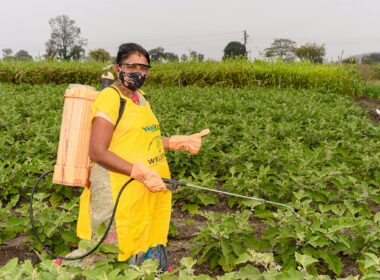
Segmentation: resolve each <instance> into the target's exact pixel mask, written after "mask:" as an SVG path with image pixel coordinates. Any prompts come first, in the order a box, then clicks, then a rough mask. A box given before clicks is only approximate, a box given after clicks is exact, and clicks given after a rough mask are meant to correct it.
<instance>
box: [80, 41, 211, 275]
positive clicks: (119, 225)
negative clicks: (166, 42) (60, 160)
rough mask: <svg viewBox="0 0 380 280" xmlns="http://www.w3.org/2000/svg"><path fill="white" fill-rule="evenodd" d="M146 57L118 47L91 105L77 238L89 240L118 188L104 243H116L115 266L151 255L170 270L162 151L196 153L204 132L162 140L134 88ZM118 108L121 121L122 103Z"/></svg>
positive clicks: (166, 172)
mask: <svg viewBox="0 0 380 280" xmlns="http://www.w3.org/2000/svg"><path fill="white" fill-rule="evenodd" d="M150 68H151V66H150V58H149V54H148V52H147V51H146V50H145V49H144V48H142V47H141V46H140V45H138V44H134V43H128V44H123V45H121V46H120V47H119V51H118V54H117V57H116V64H115V65H114V68H113V69H114V71H115V73H117V81H116V82H115V83H114V84H113V85H112V86H111V87H108V88H106V89H104V90H103V91H102V92H100V94H99V95H98V97H97V99H96V100H95V102H94V104H93V107H92V127H91V140H90V158H91V160H92V161H93V162H94V165H93V167H92V169H91V176H90V181H91V187H90V188H86V189H85V190H84V192H83V194H82V196H81V201H80V211H79V218H78V225H77V234H78V236H79V237H80V238H82V239H86V240H90V239H92V238H93V237H94V232H95V231H96V229H97V228H98V227H99V226H100V225H102V224H107V222H108V221H109V219H110V217H111V213H112V209H113V207H114V202H115V200H116V196H117V194H118V193H119V190H120V189H121V187H122V186H123V184H124V183H125V182H126V181H128V180H129V179H130V178H133V179H135V180H134V181H133V182H132V183H130V184H129V185H128V187H127V188H126V189H125V190H124V192H123V194H122V195H121V197H120V202H119V205H118V208H117V212H116V215H115V222H114V225H113V227H112V228H111V232H110V234H109V235H108V237H107V239H106V241H105V242H106V243H111V244H115V245H118V247H119V249H120V253H119V257H118V259H119V261H125V260H128V259H130V263H132V264H137V265H138V264H140V263H141V262H142V261H143V260H144V259H145V258H157V259H158V260H159V263H160V265H159V269H161V270H162V271H166V270H167V269H168V264H167V257H166V256H167V254H166V249H165V246H166V243H167V236H168V231H169V223H170V214H171V196H172V194H171V192H170V191H168V190H167V188H166V186H165V184H164V182H163V181H162V179H161V178H170V172H169V167H168V163H167V161H166V157H165V153H164V150H165V149H173V150H179V149H182V150H187V151H189V152H191V153H192V154H197V153H198V152H199V149H200V147H201V138H202V136H204V135H207V134H208V133H209V130H208V129H207V130H204V131H202V132H200V133H196V134H193V135H189V136H186V135H175V136H172V137H170V138H165V137H161V132H160V127H159V123H158V121H157V119H156V117H155V115H154V114H153V112H152V110H151V107H150V104H149V102H147V99H146V97H145V94H144V92H143V91H142V90H139V88H140V87H141V86H142V85H143V84H144V82H145V79H146V78H147V75H148V73H149V69H150ZM122 100H125V107H124V111H123V112H122V115H121V118H120V119H119V110H120V106H121V103H122V102H121V101H122Z"/></svg>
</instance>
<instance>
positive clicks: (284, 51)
mask: <svg viewBox="0 0 380 280" xmlns="http://www.w3.org/2000/svg"><path fill="white" fill-rule="evenodd" d="M295 49H296V42H294V41H292V40H289V39H275V40H274V41H273V43H272V44H271V46H270V47H269V48H266V49H265V50H264V55H265V56H266V57H277V58H280V59H282V60H285V61H293V60H294V59H295Z"/></svg>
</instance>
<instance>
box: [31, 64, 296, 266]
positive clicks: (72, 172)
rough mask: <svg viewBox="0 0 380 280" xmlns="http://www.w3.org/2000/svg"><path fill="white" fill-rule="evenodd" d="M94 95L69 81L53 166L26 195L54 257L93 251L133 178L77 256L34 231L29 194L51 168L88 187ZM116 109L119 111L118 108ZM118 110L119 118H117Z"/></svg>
mask: <svg viewBox="0 0 380 280" xmlns="http://www.w3.org/2000/svg"><path fill="white" fill-rule="evenodd" d="M111 67H112V65H109V66H106V67H104V68H103V71H104V72H103V74H102V84H101V89H103V88H105V87H108V86H110V85H111V84H112V83H113V82H114V77H113V74H112V73H111V72H109V71H108V70H109V69H110V68H111ZM97 95H98V91H96V90H95V88H93V87H90V86H85V85H77V84H71V85H69V87H68V89H67V90H66V91H65V95H64V106H63V116H62V124H61V131H60V138H59V145H58V154H57V162H56V165H55V166H54V170H50V171H47V172H45V173H44V174H42V175H41V176H40V177H39V178H38V179H37V180H36V183H35V184H34V186H33V189H32V192H31V196H30V202H29V205H30V208H29V214H30V221H31V224H32V228H33V232H34V235H35V236H36V239H37V241H38V242H39V243H40V244H41V246H42V247H43V248H44V249H45V250H46V251H47V252H48V253H49V254H50V255H52V256H54V257H56V258H57V259H59V260H79V259H82V258H85V257H87V256H89V255H90V254H92V253H93V252H95V250H96V249H97V248H99V246H100V245H101V244H102V243H103V241H104V240H105V239H106V237H107V235H108V232H109V230H110V229H111V226H112V222H113V220H114V218H115V214H116V210H117V206H118V204H119V199H120V196H121V194H122V193H123V191H124V189H125V188H126V187H127V186H128V185H129V183H131V182H132V181H133V179H129V180H128V181H127V182H125V184H124V185H123V186H122V187H121V189H120V191H119V193H118V195H117V198H116V201H115V206H114V208H113V211H112V215H111V218H110V221H109V223H108V226H107V229H106V231H105V233H104V235H103V236H102V238H101V239H100V240H99V241H98V243H97V244H96V245H95V247H94V248H93V249H91V250H90V251H88V252H87V253H85V254H83V255H81V256H77V257H64V256H59V255H57V254H55V253H53V252H52V251H51V250H50V249H49V248H48V247H47V246H45V245H44V244H43V243H42V241H41V239H40V236H39V234H38V232H37V229H36V226H35V221H34V217H33V197H34V194H35V192H36V191H37V190H38V185H39V183H40V182H41V181H42V180H44V179H45V178H46V177H47V176H48V175H49V174H51V173H52V172H54V174H53V183H54V184H60V185H66V186H82V187H90V181H89V177H90V165H91V163H90V161H89V156H88V154H89V144H90V132H91V131H90V125H89V124H90V118H91V107H92V104H93V102H94V101H95V99H96V97H97ZM119 112H120V111H119ZM121 113H122V112H121ZM120 117H121V116H120V114H119V118H120ZM163 181H164V183H165V184H167V188H168V189H169V190H171V191H173V192H175V191H177V189H178V187H179V186H185V187H190V188H195V189H199V190H203V191H209V192H215V193H219V194H224V195H229V196H234V197H239V198H243V199H249V200H254V201H258V202H262V203H267V204H272V205H275V206H282V207H285V208H287V209H289V210H290V211H291V212H292V213H293V214H294V215H295V216H296V217H297V218H298V219H301V217H300V216H299V215H298V214H297V213H296V212H295V210H294V209H293V208H292V207H290V206H289V205H286V204H282V203H278V202H273V201H269V200H265V199H262V198H258V197H249V196H245V195H240V194H236V193H230V192H226V191H221V190H216V189H209V188H205V187H201V186H196V185H192V184H188V183H185V182H181V181H177V180H170V179H166V178H163Z"/></svg>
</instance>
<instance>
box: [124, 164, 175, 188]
mask: <svg viewBox="0 0 380 280" xmlns="http://www.w3.org/2000/svg"><path fill="white" fill-rule="evenodd" d="M131 178H133V179H135V180H136V181H138V182H141V183H143V184H144V186H145V187H146V188H147V189H148V190H149V191H151V192H159V191H167V190H168V189H167V188H166V185H165V183H164V182H163V181H162V179H161V177H160V175H159V174H158V173H157V172H156V171H155V170H153V169H150V168H148V167H146V166H145V165H144V164H142V163H141V162H136V163H134V164H133V166H132V171H131Z"/></svg>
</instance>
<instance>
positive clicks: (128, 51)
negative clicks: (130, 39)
mask: <svg viewBox="0 0 380 280" xmlns="http://www.w3.org/2000/svg"><path fill="white" fill-rule="evenodd" d="M134 53H141V54H142V55H143V56H145V58H146V60H147V61H148V64H150V57H149V53H148V52H147V51H146V50H145V49H144V48H143V47H142V46H140V45H139V44H135V43H126V44H122V45H121V46H120V47H119V51H118V52H117V56H116V64H120V63H121V62H122V61H123V59H125V58H127V57H129V56H130V55H132V54H134Z"/></svg>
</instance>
